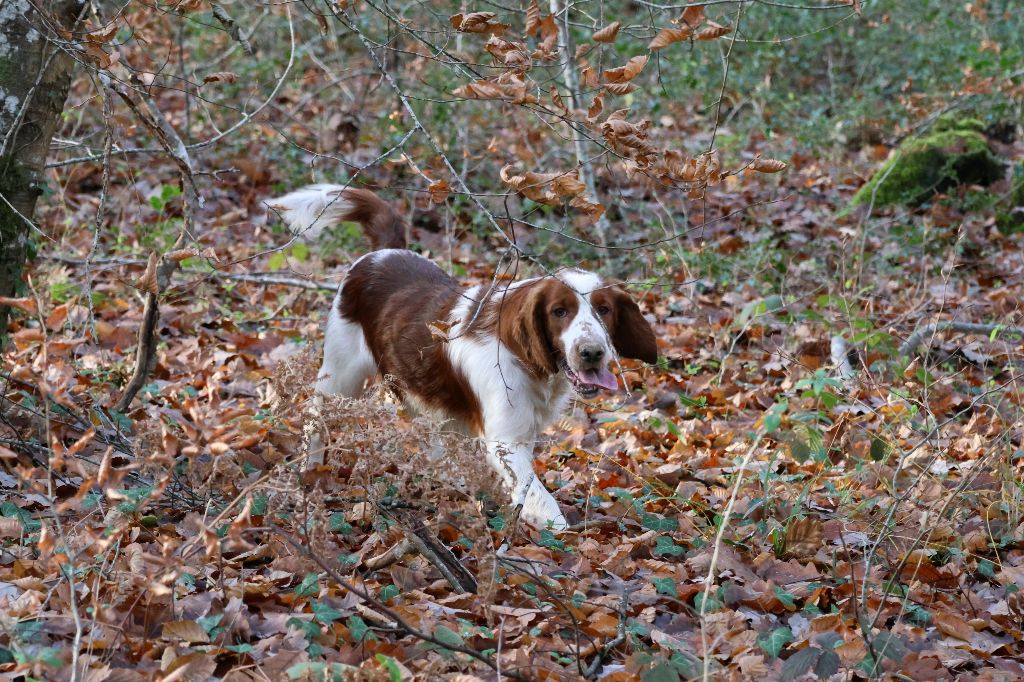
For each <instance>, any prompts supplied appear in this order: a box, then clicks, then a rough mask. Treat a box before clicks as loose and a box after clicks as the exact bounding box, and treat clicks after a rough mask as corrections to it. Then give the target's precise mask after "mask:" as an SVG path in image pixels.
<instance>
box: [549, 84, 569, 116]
mask: <svg viewBox="0 0 1024 682" xmlns="http://www.w3.org/2000/svg"><path fill="white" fill-rule="evenodd" d="M551 101H552V102H553V103H554V105H555V107H557V108H558V110H559V111H561V112H562V114H564V115H566V116H568V114H569V107H567V106H566V105H565V101H564V100H563V99H562V96H561V95H560V94H558V88H556V87H555V86H554V85H552V86H551Z"/></svg>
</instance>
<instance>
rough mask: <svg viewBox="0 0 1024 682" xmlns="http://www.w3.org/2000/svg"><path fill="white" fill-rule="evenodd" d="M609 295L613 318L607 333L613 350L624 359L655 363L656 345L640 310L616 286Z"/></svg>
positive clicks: (627, 295)
mask: <svg viewBox="0 0 1024 682" xmlns="http://www.w3.org/2000/svg"><path fill="white" fill-rule="evenodd" d="M611 294H612V300H613V304H614V306H615V317H614V322H613V323H612V328H611V329H609V330H608V332H609V334H610V335H611V337H612V344H613V345H614V346H615V350H616V351H617V352H618V354H619V355H620V356H622V357H624V358H633V359H635V360H643V361H644V362H647V363H650V364H653V363H655V362H657V361H658V343H657V341H656V340H655V338H654V330H653V329H651V325H650V324H648V323H647V320H645V319H644V316H643V314H642V313H641V312H640V308H639V307H638V306H637V304H636V303H634V302H633V299H632V298H630V296H629V294H628V293H626V292H625V291H624V290H622V289H621V288H620V287H618V286H616V287H612V289H611Z"/></svg>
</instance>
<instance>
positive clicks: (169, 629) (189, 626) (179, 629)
mask: <svg viewBox="0 0 1024 682" xmlns="http://www.w3.org/2000/svg"><path fill="white" fill-rule="evenodd" d="M160 638H161V639H180V640H182V641H184V642H190V643H197V642H199V643H203V644H206V643H208V642H209V641H210V636H209V635H207V634H206V630H204V629H203V626H202V625H200V624H199V623H197V622H195V621H194V620H172V621H168V622H166V623H164V627H163V630H162V631H161V633H160Z"/></svg>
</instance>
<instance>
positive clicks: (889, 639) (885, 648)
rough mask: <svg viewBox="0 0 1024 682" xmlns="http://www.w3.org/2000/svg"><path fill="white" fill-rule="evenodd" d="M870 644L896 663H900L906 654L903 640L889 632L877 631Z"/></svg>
mask: <svg viewBox="0 0 1024 682" xmlns="http://www.w3.org/2000/svg"><path fill="white" fill-rule="evenodd" d="M871 644H872V648H873V649H874V650H875V651H877V652H878V653H880V654H882V655H883V656H885V657H886V658H891V659H892V660H893V661H896V662H897V663H902V662H903V659H904V658H905V657H906V655H907V647H906V645H905V644H904V643H903V640H902V639H900V638H899V637H897V636H896V635H894V634H892V633H891V632H886V631H882V632H879V633H878V634H877V635H875V639H874V641H873V642H872V643H871Z"/></svg>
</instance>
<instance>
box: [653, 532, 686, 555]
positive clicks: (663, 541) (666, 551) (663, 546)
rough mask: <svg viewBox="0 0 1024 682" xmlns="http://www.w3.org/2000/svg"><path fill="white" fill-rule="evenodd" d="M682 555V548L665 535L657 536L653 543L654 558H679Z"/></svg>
mask: <svg viewBox="0 0 1024 682" xmlns="http://www.w3.org/2000/svg"><path fill="white" fill-rule="evenodd" d="M682 553H683V548H682V547H680V546H679V545H677V544H676V543H675V542H673V541H672V538H670V537H669V536H667V535H659V536H658V539H657V541H656V542H655V543H654V556H680V555H681V554H682Z"/></svg>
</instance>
